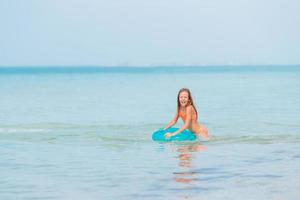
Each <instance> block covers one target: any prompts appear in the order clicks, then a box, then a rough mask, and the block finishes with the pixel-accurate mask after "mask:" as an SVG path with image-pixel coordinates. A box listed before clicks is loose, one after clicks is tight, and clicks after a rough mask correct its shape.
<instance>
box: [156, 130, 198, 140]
mask: <svg viewBox="0 0 300 200" xmlns="http://www.w3.org/2000/svg"><path fill="white" fill-rule="evenodd" d="M178 129H179V128H173V127H172V128H168V129H167V130H163V129H159V130H157V131H155V132H154V133H153V134H152V140H153V141H159V142H170V141H193V140H196V139H197V137H196V135H195V134H193V133H192V132H191V131H189V130H184V131H182V132H181V133H179V134H177V135H174V136H171V137H170V138H168V139H167V138H166V137H165V134H166V133H168V132H170V133H173V132H175V131H177V130H178Z"/></svg>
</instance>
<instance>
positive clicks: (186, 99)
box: [164, 88, 208, 139]
mask: <svg viewBox="0 0 300 200" xmlns="http://www.w3.org/2000/svg"><path fill="white" fill-rule="evenodd" d="M179 117H181V119H182V120H183V122H184V125H183V126H182V127H181V128H180V129H179V130H177V131H175V132H174V133H166V134H165V137H166V138H169V137H171V136H174V135H177V134H178V133H181V132H182V131H184V130H185V129H189V130H190V131H191V132H193V133H195V134H196V135H197V136H198V137H199V136H200V135H201V136H202V137H203V138H205V139H208V131H207V129H206V128H205V127H204V126H203V125H200V124H199V123H198V122H197V119H198V113H197V110H196V107H195V105H194V102H193V98H192V95H191V92H190V90H189V89H187V88H182V89H181V90H179V92H178V95H177V112H176V115H175V117H174V119H172V120H171V121H170V123H169V124H168V125H167V126H166V127H165V128H164V130H166V129H168V128H170V127H171V126H173V125H174V124H176V122H177V120H178V118H179Z"/></svg>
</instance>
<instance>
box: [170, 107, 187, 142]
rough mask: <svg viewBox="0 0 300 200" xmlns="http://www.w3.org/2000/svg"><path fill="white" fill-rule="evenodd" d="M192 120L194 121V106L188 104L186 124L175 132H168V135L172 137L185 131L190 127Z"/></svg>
mask: <svg viewBox="0 0 300 200" xmlns="http://www.w3.org/2000/svg"><path fill="white" fill-rule="evenodd" d="M191 122H192V107H191V106H188V107H187V108H186V120H185V123H184V125H183V126H182V127H181V128H180V129H179V130H177V131H175V132H174V133H167V134H166V137H171V136H174V135H177V134H179V133H181V132H182V131H184V130H185V129H188V128H189V127H190V124H191Z"/></svg>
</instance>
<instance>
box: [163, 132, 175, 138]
mask: <svg viewBox="0 0 300 200" xmlns="http://www.w3.org/2000/svg"><path fill="white" fill-rule="evenodd" d="M171 136H173V135H172V133H169V132H168V133H166V134H165V137H166V138H167V139H168V138H170V137H171Z"/></svg>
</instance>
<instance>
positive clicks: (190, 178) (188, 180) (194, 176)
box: [173, 142, 207, 199]
mask: <svg viewBox="0 0 300 200" xmlns="http://www.w3.org/2000/svg"><path fill="white" fill-rule="evenodd" d="M205 150H207V147H206V146H204V145H201V144H199V143H198V142H195V143H189V144H180V145H179V146H177V148H176V151H177V152H178V153H179V154H178V158H179V164H178V165H179V168H180V169H182V170H180V172H173V174H174V180H175V182H176V183H179V184H178V185H177V186H178V190H181V191H184V190H193V188H194V186H195V185H194V183H196V182H197V181H199V172H196V171H193V170H192V168H193V167H194V166H193V162H192V161H193V159H194V156H195V152H201V151H205ZM198 167H199V166H197V168H198ZM180 199H190V195H182V196H180Z"/></svg>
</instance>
